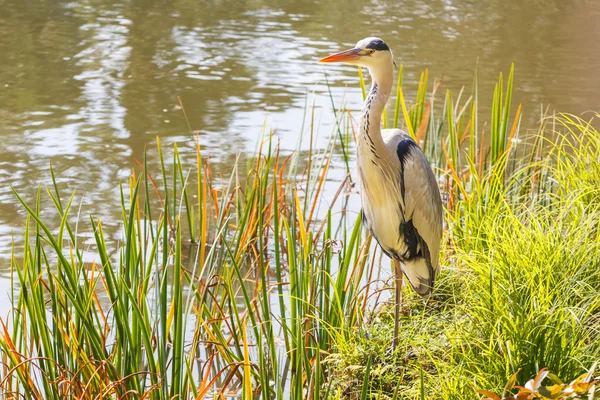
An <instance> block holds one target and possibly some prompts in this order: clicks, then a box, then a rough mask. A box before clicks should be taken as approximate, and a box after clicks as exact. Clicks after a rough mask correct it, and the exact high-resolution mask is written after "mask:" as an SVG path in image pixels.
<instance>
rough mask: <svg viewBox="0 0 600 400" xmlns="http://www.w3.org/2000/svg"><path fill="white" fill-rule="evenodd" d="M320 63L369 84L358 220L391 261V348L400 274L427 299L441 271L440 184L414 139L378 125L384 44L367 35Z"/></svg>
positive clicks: (385, 88)
mask: <svg viewBox="0 0 600 400" xmlns="http://www.w3.org/2000/svg"><path fill="white" fill-rule="evenodd" d="M319 61H320V62H323V63H345V64H352V65H358V66H361V67H366V68H367V69H368V70H369V74H370V75H371V81H372V83H371V88H370V90H369V93H368V95H367V98H366V99H365V102H364V105H363V108H362V111H361V116H360V125H359V134H358V135H357V145H356V165H357V170H358V180H359V187H360V198H361V202H362V217H363V223H364V224H365V226H366V227H367V229H369V230H370V232H371V234H372V236H373V237H374V238H375V240H377V243H379V245H380V247H381V249H382V250H383V252H384V253H385V254H386V255H387V256H388V257H389V258H390V259H392V261H393V264H394V279H395V281H396V282H395V283H396V292H395V294H396V305H395V313H394V339H393V342H392V349H395V348H396V346H397V345H398V327H399V322H400V309H401V304H402V281H403V275H406V278H407V280H408V282H409V284H410V286H411V287H412V288H413V290H414V291H415V292H416V293H418V294H419V295H420V296H422V297H423V298H428V297H429V296H430V295H431V292H432V290H433V284H434V281H435V278H436V275H437V274H438V273H439V270H440V264H439V251H440V242H441V239H442V200H441V197H440V191H439V187H438V185H437V181H436V179H435V175H434V174H433V171H432V169H431V166H430V164H429V162H428V161H427V158H426V157H425V154H423V151H422V150H421V147H420V146H419V145H418V144H417V143H416V142H415V141H414V140H413V138H412V137H411V136H410V135H408V134H407V133H406V132H404V131H402V130H400V129H383V130H382V129H381V115H382V113H383V110H384V108H385V105H386V103H387V100H388V98H389V97H390V93H391V90H392V85H393V81H394V58H393V54H392V51H391V50H390V48H389V47H388V45H387V44H386V43H385V42H384V41H383V40H382V39H380V38H377V37H368V38H366V39H363V40H361V41H359V42H358V43H357V44H356V46H355V47H354V48H353V49H350V50H346V51H342V52H339V53H335V54H332V55H330V56H327V57H325V58H322V59H321V60H319Z"/></svg>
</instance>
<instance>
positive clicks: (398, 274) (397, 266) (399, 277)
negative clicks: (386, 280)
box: [392, 260, 402, 350]
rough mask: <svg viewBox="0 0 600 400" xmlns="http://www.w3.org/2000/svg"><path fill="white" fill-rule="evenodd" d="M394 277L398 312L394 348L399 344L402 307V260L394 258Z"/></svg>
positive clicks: (395, 323)
mask: <svg viewBox="0 0 600 400" xmlns="http://www.w3.org/2000/svg"><path fill="white" fill-rule="evenodd" d="M394 275H395V276H394V278H395V279H396V312H395V314H394V341H393V342H392V350H396V346H398V328H399V326H400V307H402V267H400V261H398V260H394Z"/></svg>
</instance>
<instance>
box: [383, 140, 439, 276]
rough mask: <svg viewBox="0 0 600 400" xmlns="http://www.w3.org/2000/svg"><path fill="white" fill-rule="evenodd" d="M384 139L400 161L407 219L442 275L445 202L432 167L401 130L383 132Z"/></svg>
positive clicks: (401, 184)
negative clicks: (441, 249) (443, 205)
mask: <svg viewBox="0 0 600 400" xmlns="http://www.w3.org/2000/svg"><path fill="white" fill-rule="evenodd" d="M384 132H385V133H384V140H385V142H386V145H387V147H388V148H389V149H390V150H393V151H395V152H396V154H397V156H398V160H399V162H400V165H399V168H400V192H401V195H402V206H403V208H404V209H403V210H402V211H403V214H404V219H405V220H406V221H412V223H413V226H414V227H415V229H416V230H417V232H418V234H419V236H421V238H422V239H423V240H424V242H425V243H426V244H427V247H428V250H429V255H430V260H431V266H432V267H433V269H434V270H435V271H436V273H437V272H439V251H440V242H441V237H442V200H441V197H440V190H439V187H438V184H437V181H436V179H435V175H434V174H433V171H432V170H431V166H430V165H429V162H428V161H427V158H426V157H425V154H423V151H422V150H421V148H420V147H419V145H418V144H417V143H416V142H415V141H414V140H413V139H412V138H411V137H410V136H409V135H408V134H406V133H405V132H403V131H401V130H399V129H393V130H392V129H390V130H387V129H386V130H384Z"/></svg>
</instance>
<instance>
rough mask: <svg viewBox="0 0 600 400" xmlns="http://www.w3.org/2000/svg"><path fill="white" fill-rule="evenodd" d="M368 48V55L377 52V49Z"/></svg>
mask: <svg viewBox="0 0 600 400" xmlns="http://www.w3.org/2000/svg"><path fill="white" fill-rule="evenodd" d="M366 50H367V54H368V55H371V54H373V53H375V50H373V49H366Z"/></svg>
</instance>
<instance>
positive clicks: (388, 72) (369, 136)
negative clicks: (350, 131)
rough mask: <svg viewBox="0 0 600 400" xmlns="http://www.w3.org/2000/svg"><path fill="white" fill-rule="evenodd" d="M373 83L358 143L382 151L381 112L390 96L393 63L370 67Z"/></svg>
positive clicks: (362, 114) (363, 113)
mask: <svg viewBox="0 0 600 400" xmlns="http://www.w3.org/2000/svg"><path fill="white" fill-rule="evenodd" d="M369 73H370V74H371V79H372V84H371V90H369V94H368V96H367V99H366V100H365V104H364V105H363V109H362V113H361V118H360V134H359V139H358V145H359V146H361V145H367V146H370V147H371V146H373V147H374V149H373V150H374V151H380V150H381V149H382V148H383V146H384V144H383V139H382V138H381V113H383V109H384V108H385V105H386V103H387V101H388V98H389V97H390V92H391V91H392V84H393V81H394V74H393V69H392V64H391V63H390V64H389V65H384V66H379V67H378V68H369Z"/></svg>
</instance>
